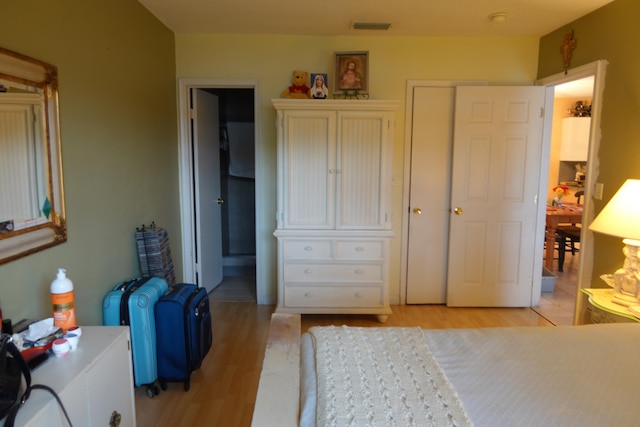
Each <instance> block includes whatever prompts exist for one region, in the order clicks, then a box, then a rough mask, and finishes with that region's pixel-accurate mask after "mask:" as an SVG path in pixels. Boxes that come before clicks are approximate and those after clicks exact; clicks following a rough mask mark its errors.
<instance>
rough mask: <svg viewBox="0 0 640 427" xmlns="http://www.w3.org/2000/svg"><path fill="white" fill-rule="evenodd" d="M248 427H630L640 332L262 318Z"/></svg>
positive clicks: (639, 378) (637, 392)
mask: <svg viewBox="0 0 640 427" xmlns="http://www.w3.org/2000/svg"><path fill="white" fill-rule="evenodd" d="M271 322H272V323H271V328H270V335H269V341H268V343H267V348H266V351H265V358H264V362H263V368H262V373H261V377H260V384H259V388H258V394H257V397H256V404H255V408H254V417H253V423H252V426H253V427H270V426H279V427H286V426H298V425H299V426H305V427H306V426H330V425H332V426H347V425H353V426H360V425H371V426H375V425H377V426H393V425H396V426H411V425H415V426H423V425H436V426H440V425H455V426H465V425H475V426H554V425H555V426H563V427H564V426H590V425H593V426H602V425H616V426H631V425H634V426H636V425H639V424H640V414H636V410H638V409H637V407H638V400H639V399H640V363H639V362H638V355H640V324H638V323H619V324H601V325H583V326H564V327H563V326H561V327H507V328H480V329H438V330H421V329H419V328H394V327H387V328H385V327H373V328H356V327H346V326H342V327H318V328H310V329H309V331H308V333H307V334H303V335H301V334H300V316H299V315H290V314H280V313H276V314H274V315H273V317H272V320H271Z"/></svg>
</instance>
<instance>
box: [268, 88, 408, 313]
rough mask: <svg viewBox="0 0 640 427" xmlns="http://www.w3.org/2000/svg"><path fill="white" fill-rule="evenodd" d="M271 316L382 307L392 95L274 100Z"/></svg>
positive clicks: (366, 310)
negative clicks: (274, 284) (274, 291)
mask: <svg viewBox="0 0 640 427" xmlns="http://www.w3.org/2000/svg"><path fill="white" fill-rule="evenodd" d="M273 105H274V106H275V108H276V110H277V113H278V117H277V128H278V188H277V190H278V201H277V207H278V211H277V215H276V216H277V229H276V231H275V232H274V235H275V236H276V237H277V239H278V306H277V309H276V310H277V311H278V312H287V313H360V314H376V315H378V319H379V320H380V321H382V322H384V321H385V320H386V319H387V316H388V315H389V314H391V309H390V307H389V242H390V240H391V238H392V237H393V236H394V234H393V231H392V230H391V166H392V164H391V156H392V142H393V128H394V111H395V109H396V108H397V106H398V103H397V102H396V101H378V100H376V101H373V100H296V99H274V100H273Z"/></svg>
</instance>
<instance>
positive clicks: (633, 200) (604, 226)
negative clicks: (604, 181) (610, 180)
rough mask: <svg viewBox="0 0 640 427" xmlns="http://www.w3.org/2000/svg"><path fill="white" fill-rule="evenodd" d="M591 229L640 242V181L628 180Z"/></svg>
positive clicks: (595, 220)
mask: <svg viewBox="0 0 640 427" xmlns="http://www.w3.org/2000/svg"><path fill="white" fill-rule="evenodd" d="M589 229H590V230H591V231H595V232H597V233H603V234H609V235H611V236H617V237H622V238H623V239H633V240H639V241H640V180H638V179H628V180H626V181H625V183H624V184H622V187H620V188H619V189H618V191H617V192H616V194H614V195H613V197H612V198H611V200H609V203H607V205H606V206H605V207H604V209H602V211H601V212H600V213H599V214H598V216H597V217H596V219H594V220H593V222H592V223H591V225H590V226H589Z"/></svg>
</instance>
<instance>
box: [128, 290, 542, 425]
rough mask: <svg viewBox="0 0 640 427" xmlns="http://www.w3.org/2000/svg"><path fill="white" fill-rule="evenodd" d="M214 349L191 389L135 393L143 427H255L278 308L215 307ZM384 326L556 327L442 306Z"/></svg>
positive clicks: (312, 320)
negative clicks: (273, 315) (255, 410)
mask: <svg viewBox="0 0 640 427" xmlns="http://www.w3.org/2000/svg"><path fill="white" fill-rule="evenodd" d="M211 309H212V314H213V346H212V348H211V350H210V352H209V354H208V355H207V357H206V358H205V360H204V363H203V365H202V367H201V368H200V369H199V370H197V371H195V372H194V373H193V374H192V376H191V389H190V390H189V391H188V392H185V391H184V388H183V385H182V384H178V383H171V384H169V389H168V390H166V391H161V392H160V394H159V395H158V396H155V397H154V398H152V399H150V398H149V397H147V395H146V393H145V390H144V388H140V389H136V391H135V400H136V413H137V422H138V426H139V427H151V426H172V427H177V426H184V427H186V426H189V427H191V426H225V427H227V426H229V427H243V426H250V425H251V416H252V413H253V405H254V402H255V396H256V391H257V388H258V380H259V376H260V369H261V367H262V358H263V354H264V348H265V344H266V339H267V333H268V328H269V319H270V316H271V313H272V312H273V309H274V307H273V306H259V305H257V304H255V303H253V302H219V301H212V302H211ZM392 309H393V315H391V316H389V321H388V322H387V323H385V324H384V325H385V326H421V327H423V328H477V327H503V326H552V323H551V322H549V321H548V320H546V319H545V318H544V317H542V316H541V315H539V314H538V313H536V312H535V311H534V310H532V309H528V308H515V309H508V308H506V309H504V308H447V307H445V306H442V305H419V306H392ZM328 324H335V325H342V324H345V325H352V326H381V325H382V324H380V323H378V322H377V320H376V319H375V317H374V316H358V315H304V316H303V317H302V329H303V330H307V329H308V328H309V327H310V326H313V325H328Z"/></svg>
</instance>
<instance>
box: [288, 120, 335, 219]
mask: <svg viewBox="0 0 640 427" xmlns="http://www.w3.org/2000/svg"><path fill="white" fill-rule="evenodd" d="M286 133H287V138H286V141H287V143H286V145H285V157H286V159H287V161H286V163H285V172H284V173H285V177H284V182H285V186H286V191H285V194H284V198H285V206H286V210H285V223H286V224H287V226H288V227H291V228H308V227H316V228H333V227H334V224H335V217H334V209H335V208H334V202H333V200H334V188H335V177H336V175H337V171H336V165H335V150H336V148H335V147H336V145H335V118H334V115H333V114H330V113H328V114H325V115H322V114H321V115H319V116H318V115H317V114H316V115H314V116H309V115H307V114H303V113H298V112H296V113H292V114H290V115H289V117H288V118H287V128H286Z"/></svg>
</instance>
